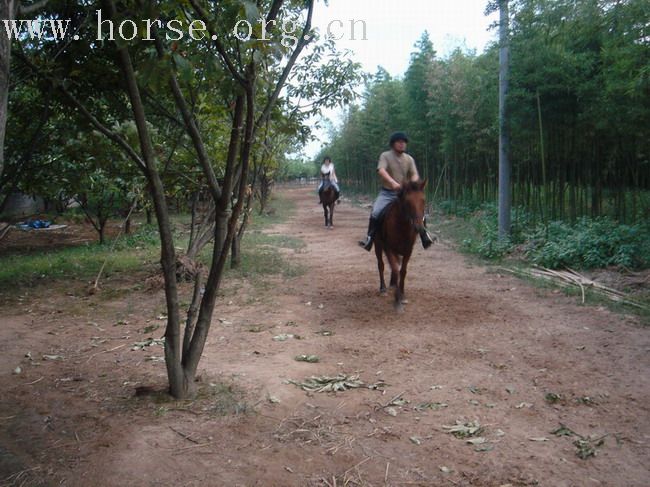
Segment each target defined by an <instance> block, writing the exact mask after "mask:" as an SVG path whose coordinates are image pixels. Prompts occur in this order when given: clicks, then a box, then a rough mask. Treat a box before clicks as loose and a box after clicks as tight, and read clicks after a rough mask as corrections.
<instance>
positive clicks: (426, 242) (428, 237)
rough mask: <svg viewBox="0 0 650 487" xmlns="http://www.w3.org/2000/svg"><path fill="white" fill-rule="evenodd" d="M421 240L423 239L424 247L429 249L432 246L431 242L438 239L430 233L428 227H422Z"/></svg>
mask: <svg viewBox="0 0 650 487" xmlns="http://www.w3.org/2000/svg"><path fill="white" fill-rule="evenodd" d="M420 240H421V241H422V247H424V248H425V249H428V248H429V247H431V244H432V243H433V242H435V241H436V240H437V238H436V237H432V236H431V235H429V232H427V229H426V228H424V227H422V228H421V229H420Z"/></svg>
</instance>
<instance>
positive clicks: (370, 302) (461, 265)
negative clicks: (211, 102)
mask: <svg viewBox="0 0 650 487" xmlns="http://www.w3.org/2000/svg"><path fill="white" fill-rule="evenodd" d="M286 195H287V197H288V198H290V199H292V200H294V201H295V203H296V205H297V208H298V210H297V213H296V215H295V217H294V218H292V219H291V221H290V222H289V223H287V224H284V225H280V226H276V227H274V228H273V229H271V232H274V233H277V234H282V235H290V236H295V237H299V238H301V239H303V240H304V241H305V243H306V247H305V248H304V249H300V250H299V251H288V257H289V258H290V259H292V261H293V262H295V263H298V264H300V265H302V266H304V267H305V268H306V273H305V274H304V275H303V276H302V277H298V278H292V279H280V278H278V279H275V280H274V281H273V285H272V286H271V287H270V288H269V289H268V290H267V291H264V292H261V291H259V290H256V289H255V288H250V289H243V290H238V291H235V290H230V291H226V293H225V294H226V295H225V296H224V297H223V299H222V301H223V302H222V303H221V304H220V305H219V306H218V310H217V312H216V314H215V317H214V322H213V323H214V324H213V329H212V330H211V334H210V338H209V343H208V346H207V348H206V351H205V355H204V358H203V360H202V362H201V366H200V367H201V369H202V376H203V381H204V383H206V387H208V388H209V387H210V386H209V385H208V384H210V383H214V384H223V383H226V384H230V387H227V388H226V387H224V386H222V385H215V386H214V387H215V389H219V390H220V391H221V392H222V393H223V394H221V395H219V396H217V395H215V396H213V397H212V396H209V395H208V396H206V397H201V398H199V399H198V400H197V401H195V402H193V403H189V404H186V403H182V404H176V403H172V404H170V403H165V402H160V403H156V402H155V401H153V400H152V398H134V397H133V391H134V387H135V386H137V385H142V384H145V385H146V384H151V383H159V384H162V383H164V376H165V373H164V366H163V364H162V363H160V362H156V361H147V360H146V359H145V357H147V356H156V355H157V356H160V355H162V352H161V349H160V348H159V347H158V348H156V347H150V348H149V349H147V350H146V351H132V350H131V349H130V348H131V345H132V343H133V342H135V341H138V340H142V339H143V338H145V337H147V336H151V335H152V334H151V332H150V331H149V332H147V331H145V329H146V328H147V326H152V325H155V324H156V323H159V322H160V320H157V314H159V313H160V310H161V309H163V308H162V297H161V295H160V294H155V295H151V294H145V293H143V292H142V291H137V292H136V291H132V290H130V289H126V291H124V292H122V293H118V295H116V296H115V298H113V299H110V300H103V301H100V300H99V298H98V297H94V296H91V297H80V295H79V294H78V293H77V291H75V289H74V287H72V288H69V289H67V290H62V289H58V290H57V289H53V290H51V291H46V292H44V291H41V292H39V296H38V299H35V297H34V296H33V295H29V296H26V297H25V298H24V301H21V302H18V303H11V305H10V306H8V305H6V306H3V309H2V315H3V316H2V317H1V318H0V338H1V342H0V343H1V344H2V345H0V347H1V349H2V351H3V354H2V356H1V357H0V364H2V369H1V370H2V372H0V386H1V387H2V390H4V391H5V394H4V395H3V397H2V398H1V399H0V447H2V448H1V449H0V469H3V470H4V474H3V475H0V482H1V481H2V479H7V478H8V477H9V475H12V474H13V475H14V477H12V478H11V479H8V480H6V481H5V483H7V484H8V485H11V482H13V481H15V479H16V475H17V473H21V477H20V478H21V479H23V480H27V481H29V482H31V483H26V484H24V485H41V484H42V485H66V486H88V485H95V486H125V485H135V486H199V485H201V486H312V485H313V486H333V485H337V486H343V485H348V486H358V485H363V486H371V485H372V486H399V485H421V486H453V485H456V486H489V487H491V486H495V487H499V486H501V487H503V486H537V485H539V486H552V487H562V486H566V487H569V486H612V487H621V486H628V487H633V486H638V487H644V486H647V485H649V484H650V467H649V462H648V461H649V460H650V449H649V448H648V447H649V442H650V426H649V425H648V423H649V421H648V420H649V419H650V414H649V406H648V405H649V404H650V374H649V372H650V360H649V352H650V339H649V335H648V330H647V329H645V328H643V327H642V326H641V325H639V324H638V323H637V322H636V320H635V319H633V318H630V317H625V316H620V315H615V314H612V313H610V312H609V311H607V310H605V309H600V308H595V307H581V306H577V305H575V304H573V301H572V300H570V299H569V298H565V297H563V296H562V295H560V294H555V293H552V292H550V291H541V290H539V289H535V288H533V287H531V286H529V285H527V284H525V283H523V282H522V281H519V280H516V279H514V278H511V277H508V276H501V275H499V274H496V273H490V272H487V271H486V269H485V268H484V267H480V266H473V265H470V264H468V263H467V262H466V261H465V259H464V258H463V257H462V256H460V255H459V254H457V253H456V252H455V251H454V250H453V249H451V248H450V247H449V246H447V245H445V244H438V245H436V246H434V247H433V248H432V249H429V250H427V251H424V250H422V249H421V247H419V246H418V248H417V250H416V252H415V254H414V257H413V258H412V260H411V266H410V272H409V275H408V277H407V283H406V293H407V296H408V298H409V300H410V302H409V304H408V305H407V306H406V310H405V312H404V313H403V314H401V315H396V314H395V312H394V311H393V308H392V301H391V298H390V297H380V296H379V295H378V293H377V289H378V277H377V271H376V263H375V260H374V254H367V253H366V252H364V251H363V250H361V249H360V248H358V247H357V246H356V240H357V239H358V238H360V237H361V235H362V234H363V231H364V230H365V226H366V222H367V212H366V211H365V210H362V209H359V208H356V207H353V206H351V205H349V204H347V203H343V204H341V205H339V206H338V207H337V209H336V212H335V215H334V224H335V228H334V230H326V229H325V228H323V216H322V210H321V209H320V208H319V207H318V206H317V205H316V204H315V200H316V195H315V192H314V190H313V188H294V189H290V190H288V191H286ZM62 291H67V295H66V293H65V292H62ZM75 293H77V294H75ZM64 304H65V306H64ZM120 320H122V321H123V322H125V323H120ZM323 332H327V333H323ZM281 334H291V335H294V338H289V339H287V340H286V341H275V340H273V337H276V336H278V335H281ZM296 335H297V336H299V337H300V339H297V338H295V336H296ZM127 336H128V337H129V338H124V337H127ZM125 345H126V346H125ZM116 347H117V348H116ZM26 351H30V354H31V356H32V357H33V360H32V361H29V359H28V358H25V357H24V354H25V353H26ZM43 354H48V355H52V356H57V355H60V356H61V357H62V358H59V359H57V358H54V359H51V360H44V359H43ZM299 354H308V355H309V354H315V355H318V356H319V357H320V362H319V363H315V364H311V363H304V362H297V361H295V360H294V357H295V356H296V355H299ZM30 362H38V363H39V364H40V365H38V366H35V365H34V364H33V363H30ZM19 363H20V364H22V367H23V369H24V370H23V371H22V373H21V374H19V375H13V374H12V373H11V371H12V370H13V369H14V367H15V366H16V365H17V364H19ZM337 373H345V374H351V375H358V376H359V377H360V379H361V380H363V381H364V382H365V383H367V384H376V383H381V382H382V381H383V383H384V384H385V387H384V388H383V390H382V389H379V390H373V389H353V390H349V391H346V392H339V393H336V394H332V393H314V394H308V393H306V392H304V391H302V390H301V389H299V388H298V387H296V386H295V385H292V384H287V383H286V381H287V380H288V379H291V380H298V381H301V380H303V379H305V378H306V377H309V376H311V375H319V376H320V375H330V376H331V375H335V374H337ZM553 395H555V396H553ZM217 397H222V398H223V397H230V398H231V401H230V402H229V403H228V402H224V401H223V399H217ZM547 397H548V399H551V398H553V397H555V398H556V399H555V400H554V401H549V400H547ZM394 398H397V399H396V400H395V401H392V402H393V404H391V400H392V399H394ZM232 409H234V410H237V411H238V412H239V414H234V415H233V414H227V415H220V414H218V412H219V411H220V410H228V411H230V410H232ZM456 421H460V422H463V423H466V422H470V421H473V422H477V423H479V424H480V425H481V426H482V427H483V430H482V432H480V433H479V434H477V435H476V436H475V437H472V438H466V439H458V438H456V437H454V436H453V435H451V434H448V433H447V432H445V429H444V428H443V425H453V424H455V423H456ZM560 425H565V426H566V427H567V428H569V429H570V430H572V431H573V432H576V433H578V434H580V435H582V436H583V437H584V438H587V437H589V436H591V437H592V438H596V439H598V438H601V437H604V444H602V445H600V446H595V444H596V443H597V442H596V441H593V442H589V443H585V444H584V447H583V452H587V451H588V448H589V447H590V446H593V447H594V448H595V451H596V456H595V457H590V458H588V459H586V460H584V459H581V458H579V457H578V456H577V454H576V452H577V450H578V448H577V446H576V445H574V442H575V441H576V440H578V439H579V438H578V437H576V436H556V435H554V434H552V433H551V432H552V431H553V430H556V429H558V428H559V427H560ZM477 438H479V439H478V440H477V441H475V444H470V443H468V442H467V440H468V439H472V440H476V439H477ZM17 465H21V466H22V467H21V468H19V467H17ZM29 469H31V470H29ZM39 482H41V484H39ZM0 485H3V484H1V483H0ZM15 485H21V484H20V483H15Z"/></svg>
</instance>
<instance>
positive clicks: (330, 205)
mask: <svg viewBox="0 0 650 487" xmlns="http://www.w3.org/2000/svg"><path fill="white" fill-rule="evenodd" d="M320 198H321V203H322V204H323V213H324V214H325V226H326V227H327V228H329V229H330V230H331V229H332V228H334V205H335V203H336V189H334V185H332V183H331V182H330V180H329V179H328V178H323V189H322V190H321V195H320Z"/></svg>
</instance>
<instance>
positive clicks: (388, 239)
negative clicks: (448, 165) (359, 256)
mask: <svg viewBox="0 0 650 487" xmlns="http://www.w3.org/2000/svg"><path fill="white" fill-rule="evenodd" d="M426 184H427V182H426V180H424V181H421V182H411V183H408V184H407V185H406V186H405V187H404V188H402V190H401V191H400V193H399V198H398V199H397V201H395V202H394V203H392V204H391V205H390V206H389V207H388V209H387V210H386V213H385V215H384V217H383V221H382V223H381V226H380V227H379V231H378V232H377V235H376V237H375V254H376V255H377V267H378V268H379V290H380V292H382V293H385V292H386V282H385V281H384V259H383V257H382V253H385V254H386V258H387V259H388V264H389V265H390V287H394V288H395V308H396V309H397V310H398V311H402V309H403V303H404V279H405V278H406V268H407V266H408V263H409V259H410V258H411V253H412V252H413V244H414V243H415V240H416V238H417V236H418V234H419V232H420V231H421V230H422V228H423V226H424V207H425V198H424V187H425V186H426Z"/></svg>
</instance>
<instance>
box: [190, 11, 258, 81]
mask: <svg viewBox="0 0 650 487" xmlns="http://www.w3.org/2000/svg"><path fill="white" fill-rule="evenodd" d="M190 4H192V7H193V8H194V10H195V11H196V13H197V14H198V15H199V17H201V19H202V20H203V21H204V22H205V24H206V25H207V26H208V32H209V33H210V37H211V38H214V41H213V42H214V46H215V47H216V48H217V52H218V53H219V55H220V56H221V59H222V60H223V62H224V63H225V64H226V67H227V68H228V71H230V74H232V75H233V77H234V78H235V79H236V80H237V82H238V83H239V84H240V85H242V86H246V79H245V78H244V77H243V76H242V75H241V74H240V73H239V71H237V68H236V67H235V65H234V64H233V62H232V60H231V59H230V56H228V53H227V52H226V49H225V47H224V46H223V44H222V43H221V40H219V35H218V34H217V32H216V31H215V30H214V29H213V28H212V22H210V18H209V16H208V13H207V12H206V11H205V9H204V8H203V7H201V5H199V2H198V1H197V0H190Z"/></svg>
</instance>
